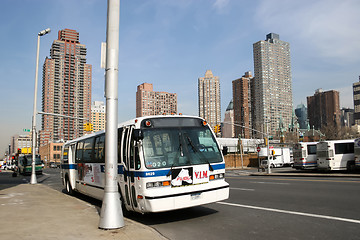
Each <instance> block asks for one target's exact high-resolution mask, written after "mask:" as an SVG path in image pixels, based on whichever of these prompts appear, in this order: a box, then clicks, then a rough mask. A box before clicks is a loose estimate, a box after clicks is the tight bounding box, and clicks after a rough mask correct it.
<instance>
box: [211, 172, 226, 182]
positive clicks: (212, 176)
mask: <svg viewBox="0 0 360 240" xmlns="http://www.w3.org/2000/svg"><path fill="white" fill-rule="evenodd" d="M224 177H225V174H224V173H219V174H214V175H210V178H209V179H210V181H212V180H219V179H224Z"/></svg>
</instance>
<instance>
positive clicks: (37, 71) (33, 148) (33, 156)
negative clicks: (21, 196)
mask: <svg viewBox="0 0 360 240" xmlns="http://www.w3.org/2000/svg"><path fill="white" fill-rule="evenodd" d="M49 32H50V28H47V29H45V30H42V31H41V32H39V33H38V37H37V47H36V68H35V89H34V108H33V117H32V139H31V141H32V149H31V153H32V162H31V179H30V184H36V183H37V180H36V172H35V148H36V98H37V86H38V75H39V51H40V37H41V36H43V35H45V34H47V33H49Z"/></svg>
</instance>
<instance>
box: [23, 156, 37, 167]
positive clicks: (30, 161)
mask: <svg viewBox="0 0 360 240" xmlns="http://www.w3.org/2000/svg"><path fill="white" fill-rule="evenodd" d="M25 158H26V160H27V161H26V166H31V164H32V155H27V156H25ZM40 164H41V159H40V156H39V155H37V156H35V165H40Z"/></svg>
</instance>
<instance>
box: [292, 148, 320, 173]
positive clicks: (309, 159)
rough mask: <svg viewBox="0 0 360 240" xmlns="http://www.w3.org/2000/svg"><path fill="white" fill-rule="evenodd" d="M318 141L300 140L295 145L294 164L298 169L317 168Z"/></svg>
mask: <svg viewBox="0 0 360 240" xmlns="http://www.w3.org/2000/svg"><path fill="white" fill-rule="evenodd" d="M316 144H317V142H299V143H296V144H295V145H294V147H293V156H294V166H293V168H296V169H316V167H317V160H316Z"/></svg>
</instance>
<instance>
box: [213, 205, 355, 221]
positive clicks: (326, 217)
mask: <svg viewBox="0 0 360 240" xmlns="http://www.w3.org/2000/svg"><path fill="white" fill-rule="evenodd" d="M218 204H223V205H229V206H234V207H242V208H251V209H257V210H264V211H270V212H278V213H287V214H293V215H300V216H307V217H315V218H323V219H330V220H336V221H342V222H350V223H357V224H360V220H356V219H349V218H340V217H332V216H326V215H319V214H311V213H302V212H294V211H286V210H281V209H274V208H264V207H256V206H249V205H242V204H235V203H227V202H218Z"/></svg>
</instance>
